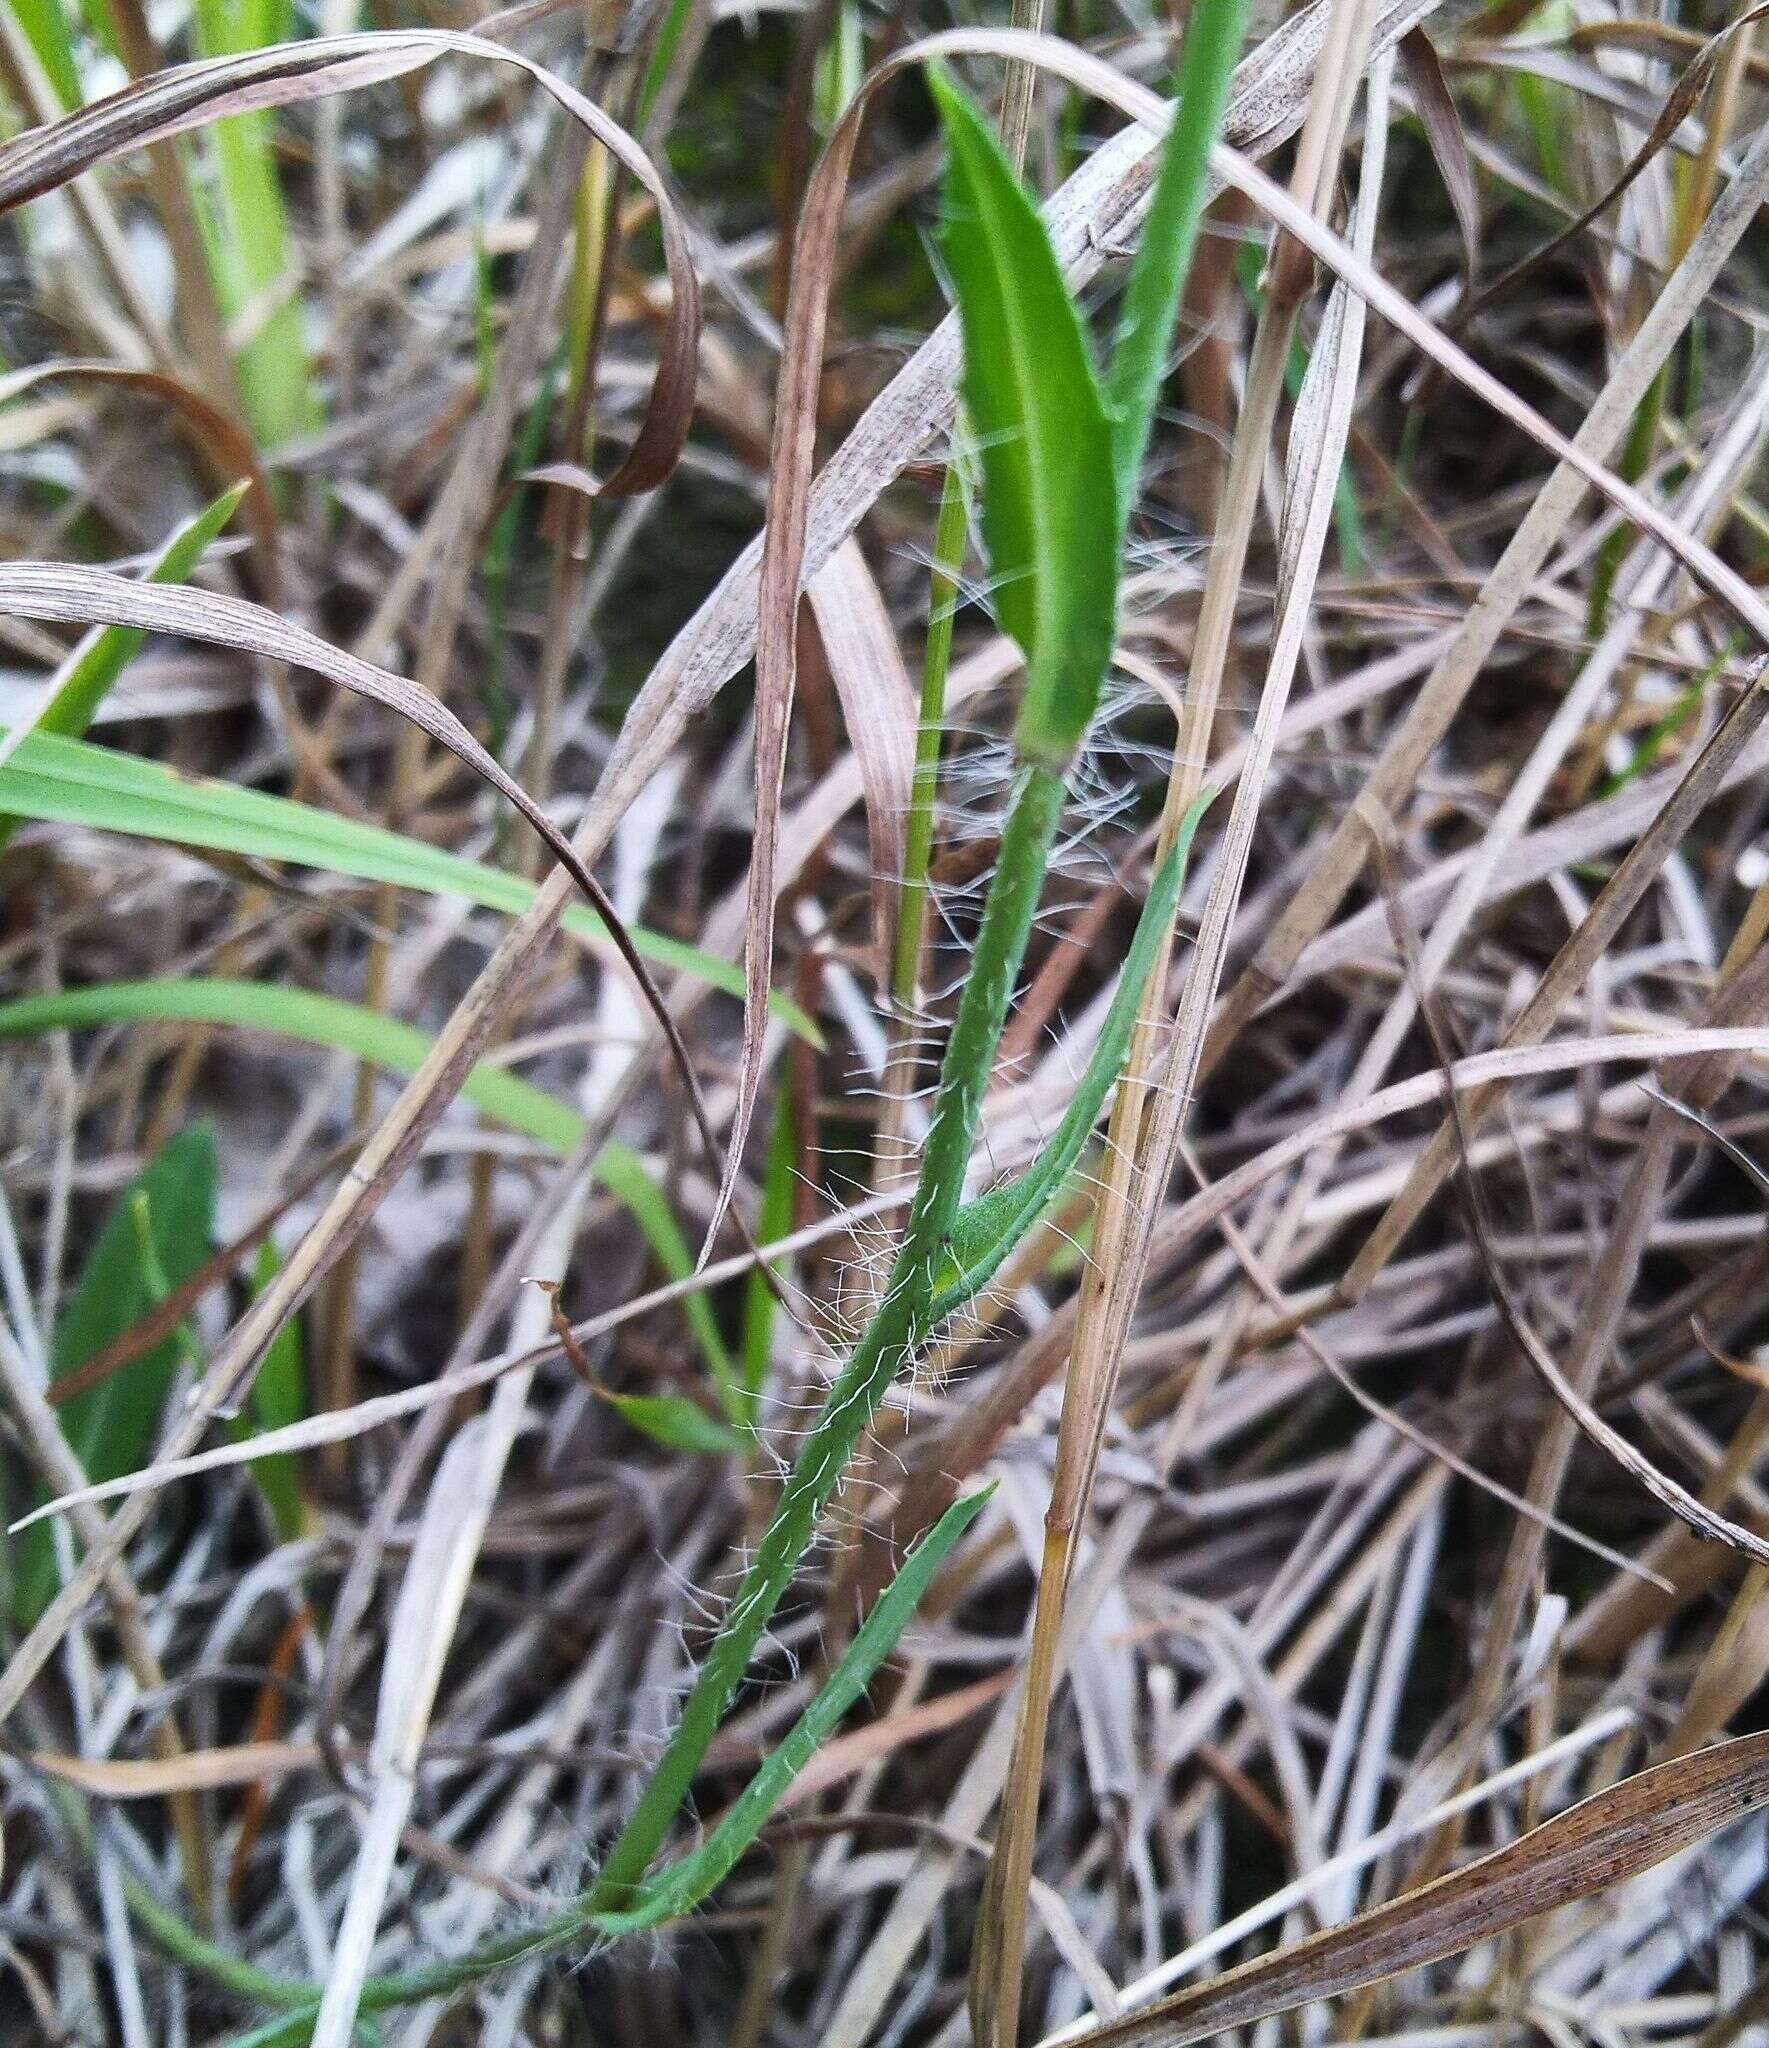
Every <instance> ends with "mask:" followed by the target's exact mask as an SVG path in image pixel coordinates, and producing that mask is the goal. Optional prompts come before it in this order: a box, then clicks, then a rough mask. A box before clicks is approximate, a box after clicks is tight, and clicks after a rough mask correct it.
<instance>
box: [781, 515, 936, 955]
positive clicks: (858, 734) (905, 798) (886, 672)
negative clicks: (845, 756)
mask: <svg viewBox="0 0 1769 2048" xmlns="http://www.w3.org/2000/svg"><path fill="white" fill-rule="evenodd" d="M805 595H806V596H807V597H808V598H809V599H810V603H811V610H812V612H813V613H814V614H815V615H816V620H817V631H818V633H819V634H820V635H821V636H822V640H823V653H824V657H825V659H826V660H827V661H828V663H829V673H830V675H831V677H832V678H833V680H834V682H835V689H836V695H837V696H838V697H839V698H840V699H841V707H842V716H843V718H844V719H845V720H846V722H847V728H848V739H849V742H850V744H851V745H852V747H853V750H854V759H855V761H856V762H857V763H858V764H859V769H860V788H861V792H862V794H863V796H864V798H865V803H866V836H867V843H868V845H869V847H870V850H871V854H872V941H873V944H874V945H875V946H876V947H877V949H878V958H879V963H880V969H881V973H882V972H884V971H887V963H888V962H889V960H890V957H891V947H892V944H893V939H894V922H895V905H896V902H897V896H898V890H899V887H900V884H901V882H902V879H903V834H904V827H905V822H906V820H907V818H908V815H909V799H910V792H911V789H912V786H913V784H914V781H915V738H916V695H915V688H914V685H913V684H912V683H911V682H910V680H909V671H908V670H907V669H906V668H905V667H904V666H903V652H902V649H901V647H900V646H899V645H898V643H897V635H896V632H895V630H894V629H893V628H892V625H891V616H890V613H889V612H888V611H886V609H885V602H884V597H883V595H882V593H881V592H880V590H879V587H878V583H877V580H876V578H875V577H874V576H873V574H872V571H871V570H870V569H869V568H868V567H867V566H866V557H865V556H864V555H863V554H862V553H861V552H860V546H859V543H858V542H857V541H853V540H848V541H844V542H843V543H842V545H841V546H840V547H839V548H837V550H836V551H835V553H834V554H833V555H832V556H831V557H830V558H829V560H828V561H827V562H825V563H824V565H823V567H822V568H821V569H820V570H819V571H818V572H817V574H816V575H815V576H814V577H812V579H811V583H810V587H809V589H808V590H807V591H806V592H805Z"/></svg>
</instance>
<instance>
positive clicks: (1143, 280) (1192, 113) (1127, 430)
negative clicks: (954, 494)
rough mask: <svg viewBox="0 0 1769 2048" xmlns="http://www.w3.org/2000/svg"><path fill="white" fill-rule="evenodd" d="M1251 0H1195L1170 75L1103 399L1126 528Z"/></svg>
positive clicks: (1114, 470)
mask: <svg viewBox="0 0 1769 2048" xmlns="http://www.w3.org/2000/svg"><path fill="white" fill-rule="evenodd" d="M1246 12H1247V6H1246V0H1198V5H1197V7H1196V8H1195V9H1194V10H1193V13H1192V18H1191V22H1190V24H1189V25H1188V27H1187V29H1186V34H1185V45H1184V47H1183V49H1182V50H1181V51H1180V57H1179V70H1178V73H1177V76H1176V78H1175V81H1174V100H1175V104H1174V111H1173V127H1172V130H1171V131H1170V133H1169V135H1168V138H1167V142H1166V145H1165V147H1164V148H1163V149H1162V151H1161V168H1160V171H1159V173H1158V174H1157V176H1156V179H1155V193H1154V197H1153V198H1152V199H1151V200H1150V202H1149V217H1148V221H1147V223H1146V225H1145V226H1144V228H1143V234H1142V242H1141V245H1140V247H1139V248H1138V250H1137V254H1136V260H1135V262H1134V263H1133V265H1132V266H1131V272H1130V278H1129V281H1128V282H1127V283H1126V285H1125V288H1124V304H1123V309H1122V311H1121V312H1120V314H1119V316H1118V332H1117V337H1116V341H1115V343H1114V346H1113V350H1112V362H1111V367H1110V369H1109V370H1108V371H1107V372H1106V399H1107V402H1108V409H1109V412H1110V415H1111V418H1112V466H1113V472H1114V476H1115V480H1116V482H1117V486H1118V508H1119V512H1118V516H1119V525H1120V527H1121V528H1122V527H1125V526H1127V525H1128V524H1129V520H1130V512H1131V507H1132V506H1133V505H1134V504H1135V502H1136V486H1137V479H1138V477H1139V475H1140V474H1141V471H1142V459H1143V455H1144V453H1145V452H1146V450H1147V448H1148V444H1149V428H1150V426H1151V424H1152V422H1153V420H1154V417H1155V400H1156V397H1157V395H1158V394H1159V391H1160V388H1161V377H1162V373H1163V371H1164V370H1165V368H1166V365H1167V351H1168V348H1169V346H1170V345H1171V339H1172V335H1173V322H1174V316H1175V315H1176V313H1177V312H1178V310H1179V301H1180V295H1181V293H1182V292H1183V291H1184V290H1185V281H1186V277H1187V275H1188V273H1189V272H1190V270H1191V266H1192V250H1193V248H1194V247H1195V246H1196V244H1197V239H1198V224H1199V222H1200V221H1201V220H1202V218H1203V214H1204V201H1205V198H1206V197H1207V195H1208V192H1209V169H1210V145H1211V144H1212V143H1213V142H1214V141H1215V140H1216V135H1217V131H1218V129H1220V128H1221V126H1222V116H1223V109H1224V108H1225V107H1226V106H1227V105H1228V89H1229V81H1230V79H1231V78H1233V76H1234V70H1235V60H1236V59H1237V58H1238V57H1239V56H1240V54H1241V31H1242V27H1243V24H1244V22H1245V18H1246Z"/></svg>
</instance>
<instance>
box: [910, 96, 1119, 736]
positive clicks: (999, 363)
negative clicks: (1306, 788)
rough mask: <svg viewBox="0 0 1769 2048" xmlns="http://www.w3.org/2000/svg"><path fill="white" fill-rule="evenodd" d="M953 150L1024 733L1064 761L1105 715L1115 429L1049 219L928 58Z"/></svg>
mask: <svg viewBox="0 0 1769 2048" xmlns="http://www.w3.org/2000/svg"><path fill="white" fill-rule="evenodd" d="M929 81H930V83H931V85H932V88H933V92H934V97H935V99H936V101H937V102H938V104H939V109H940V114H941V118H942V119H943V121H944V123H945V127H946V138H947V143H948V146H949V150H950V158H949V168H948V173H947V186H946V209H945V211H946V218H945V223H944V228H943V233H942V247H943V249H944V252H945V257H946V262H947V266H948V269H949V271H950V274H951V277H952V283H953V288H954V290H955V292H956V293H957V297H958V312H959V318H960V321H961V322H962V324H963V328H964V385H963V390H964V402H965V409H966V411H967V413H968V415H969V418H970V423H971V426H972V428H973V430H974V431H975V433H976V435H977V437H978V440H979V443H980V459H981V463H982V469H983V485H984V488H983V510H982V526H983V541H984V545H985V547H986V549H987V551H988V557H989V573H990V582H991V600H992V603H993V605H994V609H995V614H996V617H997V618H998V619H999V620H1000V622H1001V625H1002V627H1003V629H1004V630H1005V631H1006V632H1007V633H1008V634H1010V635H1011V636H1012V638H1013V639H1014V640H1015V641H1017V642H1018V644H1019V646H1020V649H1021V651H1022V652H1023V653H1024V655H1025V657H1026V694H1025V698H1024V701H1023V703H1022V705H1021V709H1020V718H1019V724H1018V728H1017V730H1016V733H1015V742H1016V745H1017V746H1018V749H1019V752H1020V755H1021V758H1022V759H1024V760H1026V761H1030V762H1036V763H1038V764H1039V765H1040V766H1043V767H1048V768H1054V769H1057V770H1059V771H1060V770H1061V769H1062V768H1063V767H1064V766H1065V765H1066V763H1067V762H1068V760H1069V758H1070V756H1071V755H1072V754H1073V753H1074V751H1075V748H1076V747H1077V746H1078V745H1079V744H1080V741H1081V738H1082V735H1083V734H1084V733H1085V732H1086V730H1087V727H1088V725H1089V724H1090V723H1091V721H1092V718H1093V713H1094V709H1095V707H1096V705H1097V704H1098V702H1099V693H1100V688H1101V685H1102V684H1103V682H1104V680H1105V674H1106V669H1107V666H1108V664H1109V663H1110V661H1111V658H1112V646H1113V642H1114V638H1115V634H1116V627H1117V591H1118V515H1117V501H1116V496H1115V490H1114V485H1113V480H1112V477H1113V471H1112V432H1111V426H1110V423H1109V421H1108V419H1107V416H1106V407H1105V400H1104V398H1103V397H1102V396H1101V393H1100V386H1099V379H1098V377H1097V376H1096V375H1095V373H1094V367H1093V362H1092V359H1091V357H1090V356H1089V354H1088V345H1087V337H1086V335H1085V334H1084V333H1083V332H1082V327H1081V320H1080V316H1079V315H1078V314H1077V312H1076V310H1075V304H1074V301H1073V300H1072V299H1071V298H1070V296H1069V290H1068V286H1067V285H1066V284H1065V283H1064V281H1063V275H1062V272H1061V270H1060V269H1059V268H1058V266H1057V260H1056V256H1055V254H1054V252H1053V251H1052V249H1051V246H1050V238H1049V237H1048V236H1047V235H1046V233H1045V231H1044V224H1043V222H1042V221H1040V220H1039V218H1038V212H1037V209H1036V207H1035V206H1034V205H1033V203H1032V201H1031V199H1030V197H1029V196H1028V195H1027V192H1026V189H1025V187H1024V186H1023V185H1022V184H1021V183H1020V181H1019V179H1018V178H1016V177H1015V176H1014V173H1013V170H1012V167H1011V166H1010V165H1009V163H1008V161H1007V158H1006V157H1005V156H1004V155H1003V154H1002V150H1001V145H1000V144H999V143H998V142H997V141H996V140H995V137H994V135H993V134H992V133H991V132H990V130H989V127H988V124H987V123H986V122H985V121H984V120H983V119H982V117H981V116H980V115H979V114H978V113H977V110H976V109H975V107H973V106H972V104H971V103H970V101H969V100H968V99H967V98H966V97H965V95H964V94H963V93H962V92H961V91H960V90H959V88H958V87H957V86H956V85H955V84H953V83H952V81H951V80H950V79H949V78H948V77H947V76H946V75H945V74H944V73H943V72H941V71H940V70H938V69H937V68H935V69H931V70H930V72H929Z"/></svg>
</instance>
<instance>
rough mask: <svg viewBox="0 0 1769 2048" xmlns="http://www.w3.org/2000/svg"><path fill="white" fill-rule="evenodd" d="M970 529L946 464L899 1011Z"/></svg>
mask: <svg viewBox="0 0 1769 2048" xmlns="http://www.w3.org/2000/svg"><path fill="white" fill-rule="evenodd" d="M969 529H970V486H969V484H968V483H967V482H966V481H965V475H964V470H963V468H962V466H961V465H960V464H959V463H958V462H956V461H955V462H953V463H952V465H951V466H950V467H949V468H948V469H947V471H946V481H945V484H944V486H943V488H942V490H941V492H940V517H939V522H938V524H937V525H936V526H935V528H934V564H933V573H932V575H931V576H930V577H929V579H928V622H927V646H926V647H925V649H924V650H923V652H922V659H921V715H920V718H919V721H918V723H917V726H916V734H915V780H914V782H913V783H912V785H911V787H910V792H909V821H908V825H907V827H906V829H905V832H904V836H903V886H902V888H901V890H900V891H899V892H898V897H897V942H896V956H895V958H894V960H893V961H892V965H891V995H892V997H893V999H894V1000H895V1001H896V1002H897V1004H898V1005H899V1007H901V1008H907V1007H908V1006H909V1005H910V1004H911V1003H913V1002H914V1000H915V987H916V983H917V982H918V981H919V980H920V978H921V952H922V947H923V946H924V945H925V944H926V941H927V903H928V879H927V878H928V865H929V863H930V861H931V860H932V858H933V850H934V799H935V797H936V796H937V795H938V793H939V783H940V749H941V745H942V743H943V742H944V740H945V737H946V678H947V676H948V675H949V674H950V672H951V668H952V621H953V619H954V618H955V617H956V616H957V613H958V605H959V587H958V579H959V572H960V571H961V570H962V569H963V567H964V542H965V535H966V534H967V533H968V531H969Z"/></svg>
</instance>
